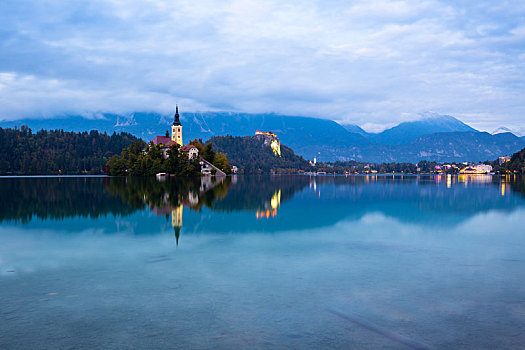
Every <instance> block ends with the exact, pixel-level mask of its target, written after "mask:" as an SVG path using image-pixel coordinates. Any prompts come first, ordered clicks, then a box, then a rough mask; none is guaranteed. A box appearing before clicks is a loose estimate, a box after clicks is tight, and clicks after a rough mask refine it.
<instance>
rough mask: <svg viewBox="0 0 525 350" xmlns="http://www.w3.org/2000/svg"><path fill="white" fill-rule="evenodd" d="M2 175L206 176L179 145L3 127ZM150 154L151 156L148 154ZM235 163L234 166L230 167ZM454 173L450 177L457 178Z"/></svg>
mask: <svg viewBox="0 0 525 350" xmlns="http://www.w3.org/2000/svg"><path fill="white" fill-rule="evenodd" d="M190 143H191V144H193V145H195V146H196V147H197V148H198V149H199V156H200V157H202V158H204V159H206V160H207V161H209V162H210V163H212V164H213V165H215V166H216V167H217V168H219V169H221V170H222V171H224V172H225V173H227V174H230V173H231V166H232V165H235V166H237V167H238V170H239V173H241V174H242V173H244V174H269V173H276V174H279V173H302V172H310V171H311V172H326V173H327V174H345V173H366V172H369V171H372V170H373V171H374V172H377V173H390V174H391V173H404V174H412V173H433V172H434V170H435V169H436V165H439V164H438V163H437V162H432V161H428V160H423V161H420V162H419V163H418V164H413V163H382V164H373V163H367V162H363V161H359V162H358V161H345V162H330V163H317V164H316V165H315V166H312V165H310V163H309V162H308V161H307V160H305V159H303V158H302V157H300V156H297V155H295V153H294V152H293V150H292V149H290V148H288V147H286V146H285V145H281V149H282V151H283V152H282V157H278V156H275V155H273V154H272V151H271V150H270V149H269V148H268V147H265V146H264V144H263V143H262V142H261V140H258V139H256V138H253V137H248V136H246V137H232V136H216V137H214V138H212V139H211V140H209V141H207V142H206V143H204V144H203V143H202V141H201V140H194V141H192V142H190ZM0 147H2V152H0V175H57V174H63V175H76V174H99V175H100V174H108V175H135V176H150V175H154V174H156V173H159V172H168V173H171V174H175V175H178V176H184V177H192V176H199V175H200V165H199V160H198V158H196V159H192V160H190V159H189V158H188V156H187V154H185V153H184V152H182V151H181V149H180V148H179V146H178V145H176V146H172V147H170V148H169V149H167V150H165V151H166V153H167V154H168V155H169V157H167V158H165V157H163V156H162V152H163V150H162V149H161V148H160V147H159V146H155V145H153V144H152V143H150V144H146V143H145V142H144V141H143V140H141V139H139V138H137V137H135V136H133V135H131V134H128V133H125V132H122V133H119V134H117V133H113V134H112V135H108V134H106V133H100V132H98V131H96V130H92V131H89V132H87V131H85V132H70V131H64V130H40V131H38V132H33V131H32V130H31V129H30V128H29V127H27V126H22V127H20V128H0ZM146 150H147V151H146ZM230 163H231V165H230ZM484 163H485V164H490V165H492V167H493V171H495V172H496V173H508V172H512V173H519V174H525V149H522V150H521V151H519V152H516V153H515V154H514V155H512V157H511V159H510V161H508V162H506V163H503V164H499V162H498V160H497V159H496V160H487V161H485V162H484ZM457 169H458V168H457V167H456V168H451V169H450V170H448V171H447V173H449V172H450V173H454V172H455V171H457Z"/></svg>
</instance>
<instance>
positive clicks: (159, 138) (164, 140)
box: [153, 136, 173, 147]
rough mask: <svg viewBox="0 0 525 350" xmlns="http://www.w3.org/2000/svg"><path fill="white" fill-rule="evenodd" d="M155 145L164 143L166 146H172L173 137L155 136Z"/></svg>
mask: <svg viewBox="0 0 525 350" xmlns="http://www.w3.org/2000/svg"><path fill="white" fill-rule="evenodd" d="M153 144H154V145H164V146H168V147H169V146H171V145H172V144H173V141H171V138H169V137H167V136H155V138H154V139H153Z"/></svg>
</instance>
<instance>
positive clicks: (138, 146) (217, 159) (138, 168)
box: [106, 140, 231, 177]
mask: <svg viewBox="0 0 525 350" xmlns="http://www.w3.org/2000/svg"><path fill="white" fill-rule="evenodd" d="M191 144H192V145H195V147H197V148H198V149H199V150H200V153H201V157H202V158H204V159H205V160H207V161H208V162H210V163H212V164H213V165H214V166H216V167H217V168H219V169H221V170H222V171H224V172H225V173H226V174H230V173H231V165H230V163H229V161H228V159H227V158H226V156H225V155H224V154H222V153H216V152H215V151H214V150H213V149H212V147H211V144H206V145H205V146H203V145H202V143H200V142H199V141H197V140H194V141H192V142H191ZM165 154H166V156H165V155H164V149H163V146H162V145H154V144H153V143H152V142H150V143H149V144H147V145H146V143H145V142H144V141H139V142H135V143H133V144H131V145H130V146H129V147H128V148H126V149H124V150H123V151H122V153H121V154H120V156H117V155H115V156H113V157H111V158H110V159H109V160H108V162H107V165H106V173H107V174H108V175H112V176H126V175H130V176H150V175H155V174H157V173H169V174H173V175H177V176H184V177H194V176H200V174H201V166H200V163H199V159H198V157H195V158H194V159H189V157H188V154H187V153H186V152H183V151H182V149H181V147H180V146H179V145H178V144H173V145H172V146H170V147H169V148H168V149H167V150H166V152H165Z"/></svg>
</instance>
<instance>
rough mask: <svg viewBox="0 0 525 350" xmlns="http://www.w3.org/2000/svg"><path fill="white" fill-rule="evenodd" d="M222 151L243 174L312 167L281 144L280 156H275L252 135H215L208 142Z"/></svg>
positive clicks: (282, 171)
mask: <svg viewBox="0 0 525 350" xmlns="http://www.w3.org/2000/svg"><path fill="white" fill-rule="evenodd" d="M208 143H211V144H213V149H214V150H216V151H218V152H221V153H224V154H225V155H226V156H227V157H228V159H229V161H230V162H231V163H232V165H236V166H237V167H238V168H239V173H244V174H269V173H297V172H298V171H300V170H303V171H308V170H311V169H312V167H311V166H310V164H309V163H308V161H306V160H305V159H304V158H303V157H300V156H297V155H296V154H295V153H294V151H293V150H292V149H291V148H289V147H286V146H284V145H282V144H281V157H279V156H276V155H275V154H274V153H273V151H272V149H271V148H270V147H269V146H266V145H265V144H264V140H263V139H261V138H257V137H253V136H244V137H240V136H215V137H213V138H211V139H210V140H209V141H208V142H207V144H208Z"/></svg>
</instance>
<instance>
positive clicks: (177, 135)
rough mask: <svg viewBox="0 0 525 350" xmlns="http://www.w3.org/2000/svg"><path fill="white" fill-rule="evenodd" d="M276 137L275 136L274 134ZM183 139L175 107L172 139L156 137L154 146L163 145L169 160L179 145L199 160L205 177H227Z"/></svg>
mask: <svg viewBox="0 0 525 350" xmlns="http://www.w3.org/2000/svg"><path fill="white" fill-rule="evenodd" d="M274 135H275V134H274ZM182 140H183V138H182V124H181V122H180V115H179V106H178V105H176V106H175V115H174V116H173V124H172V125H171V137H170V136H155V138H154V139H153V140H152V143H153V144H154V145H161V148H162V156H163V157H164V159H166V158H168V149H169V148H170V147H171V146H173V145H175V144H177V145H179V146H180V149H181V151H182V152H183V153H185V154H187V155H188V159H189V160H192V159H196V158H197V159H199V164H200V166H201V173H202V174H203V175H213V174H214V175H218V176H226V173H225V172H224V171H222V170H220V169H219V168H217V167H216V166H215V165H213V164H211V163H210V162H208V161H207V160H206V159H204V158H202V157H200V156H199V149H198V148H197V147H196V146H194V145H192V144H187V145H184V144H183V141H182ZM279 152H280V150H279Z"/></svg>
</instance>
